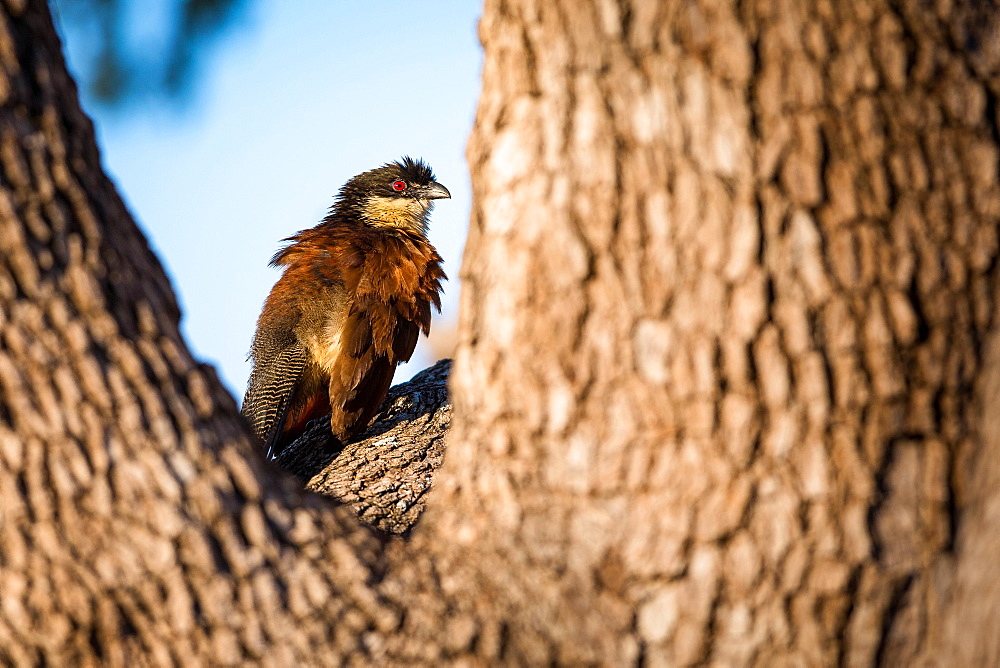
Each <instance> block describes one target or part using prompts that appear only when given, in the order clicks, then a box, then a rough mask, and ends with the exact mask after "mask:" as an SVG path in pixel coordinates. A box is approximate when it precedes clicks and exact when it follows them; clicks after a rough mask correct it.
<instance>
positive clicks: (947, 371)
mask: <svg viewBox="0 0 1000 668" xmlns="http://www.w3.org/2000/svg"><path fill="white" fill-rule="evenodd" d="M735 4H736V3H727V2H712V1H708V0H706V1H702V2H665V3H664V2H643V1H638V0H637V1H635V2H593V3H579V2H569V1H565V2H534V1H532V0H523V1H515V0H512V1H500V0H497V1H496V2H488V3H487V7H486V15H485V17H484V20H483V23H482V24H481V34H482V37H483V41H484V45H485V49H486V62H485V66H484V73H483V77H484V81H483V94H482V98H481V102H480V108H479V113H478V117H477V124H476V130H475V132H474V135H473V138H472V142H471V145H470V149H469V156H470V162H471V164H472V171H473V174H474V176H475V179H474V184H475V208H474V212H473V217H472V229H471V235H470V240H469V244H468V248H467V251H466V256H465V264H464V271H463V275H462V277H463V280H464V284H463V302H462V311H461V314H462V323H461V326H460V335H461V340H460V343H459V348H458V352H457V354H456V359H455V372H454V377H453V388H452V389H453V396H454V399H455V423H454V431H453V433H452V435H451V437H450V438H451V445H450V448H449V452H448V461H447V466H446V467H445V469H444V470H443V471H442V475H443V477H444V478H445V485H444V487H445V489H447V490H448V494H447V496H446V497H445V498H440V499H439V505H434V506H433V507H432V508H431V510H430V513H431V514H435V515H436V517H435V521H437V522H438V523H439V525H440V526H441V527H442V528H441V529H440V530H441V531H442V533H443V534H446V535H454V536H459V537H462V539H463V548H462V553H461V554H462V556H461V565H462V566H464V567H465V568H466V569H467V570H468V571H470V572H472V573H473V575H472V576H471V577H474V578H475V581H476V582H477V586H478V589H479V591H481V592H483V596H484V598H489V599H495V600H501V601H503V602H504V605H505V606H506V609H507V615H506V620H507V621H506V626H505V634H506V635H505V637H507V638H516V639H517V642H516V643H512V646H509V647H507V648H506V649H507V650H508V651H509V652H511V654H505V655H504V657H505V658H515V659H517V660H523V661H525V662H527V663H540V662H545V661H549V660H556V661H561V662H568V663H575V662H587V661H599V660H608V659H611V660H612V661H644V662H646V663H647V664H651V665H663V664H678V665H685V664H691V663H699V662H708V663H719V664H721V665H750V664H756V665H784V664H785V663H791V664H794V665H831V664H837V663H846V664H848V665H871V664H874V663H882V664H888V665H914V663H915V662H916V660H917V659H919V658H925V657H933V656H936V653H937V652H938V651H939V650H940V649H941V648H942V647H944V646H945V645H942V644H941V642H942V641H941V639H942V632H943V630H944V629H945V627H946V625H947V624H954V626H953V627H951V628H952V635H951V637H950V640H949V642H951V643H953V644H957V645H960V646H962V649H963V651H964V652H965V653H966V654H965V658H966V659H967V660H968V662H969V663H973V664H977V665H985V664H995V663H996V662H997V661H1000V656H998V654H997V640H996V638H997V633H996V621H995V620H996V617H995V615H993V616H992V618H991V616H990V611H996V610H997V606H998V603H997V600H998V599H997V597H996V592H997V585H996V581H997V566H996V559H995V558H989V557H987V556H986V555H987V554H990V553H992V554H996V551H997V547H998V540H997V538H996V535H995V534H996V530H997V523H996V519H997V514H998V513H997V510H996V506H997V504H998V498H997V493H996V491H995V490H996V489H997V487H996V484H995V483H996V476H997V469H998V465H997V462H996V460H997V457H998V456H1000V455H998V452H1000V451H998V449H997V447H996V445H997V443H996V440H997V436H996V433H995V431H996V425H995V420H996V417H995V416H996V415H997V410H998V409H1000V405H998V403H997V391H996V380H995V376H996V373H997V372H996V369H995V366H991V365H995V364H996V361H995V358H996V353H995V352H994V348H990V346H995V345H996V341H995V338H994V337H993V336H992V335H990V332H991V331H992V330H993V329H994V328H995V325H996V318H995V316H994V313H995V308H996V304H995V302H996V294H997V280H996V279H997V276H996V260H997V217H998V214H1000V192H998V185H997V161H998V146H997V138H998V133H997V116H996V115H997V105H996V99H997V98H996V94H997V90H998V83H1000V79H998V77H997V67H996V66H997V64H998V60H997V56H998V51H997V49H998V47H997V44H998V42H997V31H996V26H997V15H998V13H997V11H996V8H995V7H992V6H991V5H990V3H978V2H972V3H961V2H954V3H952V2H944V3H893V2H864V3H858V2H849V1H845V2H816V3H813V2H778V3H775V2H770V1H767V2H747V3H739V4H738V6H734V5H735ZM974 10H978V14H976V13H975V11H974ZM540 351H544V354H541V352H540ZM991 360H992V361H991ZM991 374H992V375H991ZM991 379H992V380H991ZM990 382H992V385H991V386H990V385H989V383H990ZM991 416H992V417H991ZM969 462H976V464H975V466H974V467H972V468H971V469H970V467H969V466H968V463H969ZM972 470H975V471H976V475H975V476H970V471H972ZM991 483H992V486H991ZM486 499H488V502H487V501H485V500H486ZM438 512H440V515H437V513H438ZM990 527H992V529H990ZM977 554H978V556H977ZM956 559H957V560H958V561H959V562H960V563H962V564H963V565H964V564H968V569H969V570H968V575H967V576H962V577H963V578H964V581H965V582H966V583H967V584H966V586H967V587H969V589H967V590H966V591H967V592H968V593H967V595H966V596H965V598H964V599H963V598H960V599H958V604H957V605H954V606H952V607H950V608H949V607H948V606H949V600H952V597H953V595H954V594H955V592H956V589H955V579H954V578H955V574H956ZM457 562H458V560H457V559H456V563H457ZM447 568H450V565H449V566H448V567H447ZM447 568H446V569H445V570H447ZM964 572H965V571H963V570H962V569H961V568H960V569H959V570H958V573H964ZM975 587H981V588H983V597H982V599H979V598H978V596H977V595H976V594H975V593H973V590H972V588H975ZM970 597H971V598H972V599H973V600H971V601H970V600H969V598H970ZM972 603H974V605H970V604H972ZM946 609H947V610H950V614H951V615H952V617H951V618H948V617H946V615H945V611H946ZM973 613H974V614H975V615H976V617H977V618H978V620H979V621H978V622H977V623H976V624H973V625H971V626H970V625H969V621H970V620H968V619H966V615H967V614H973ZM946 620H947V624H946ZM991 620H992V621H991ZM941 656H943V657H948V656H949V655H948V653H947V652H946V653H945V654H943V655H941ZM945 663H949V661H947V660H945Z"/></svg>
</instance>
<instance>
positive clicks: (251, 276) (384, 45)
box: [62, 0, 481, 398]
mask: <svg viewBox="0 0 1000 668" xmlns="http://www.w3.org/2000/svg"><path fill="white" fill-rule="evenodd" d="M129 4H131V5H132V6H133V7H134V6H137V5H139V6H141V7H142V13H141V14H138V13H137V14H136V15H135V16H133V17H132V19H131V23H132V24H133V25H134V27H135V33H134V34H136V35H138V36H139V37H138V39H147V38H148V39H149V40H150V43H153V44H155V42H156V30H155V28H156V26H155V24H154V23H155V21H160V20H163V16H164V15H165V14H164V13H163V12H162V11H161V10H159V9H157V7H159V8H161V9H162V7H163V6H165V3H164V2H162V1H160V2H150V3H149V4H146V3H129ZM246 4H247V6H246V11H245V12H244V13H243V14H242V15H241V16H239V17H238V19H237V21H236V22H235V25H234V26H233V27H231V28H230V29H229V30H228V31H227V32H226V33H224V34H222V35H221V36H219V37H218V38H217V39H216V42H215V43H214V44H212V45H211V48H210V49H209V51H208V55H207V57H206V59H205V62H204V63H203V66H202V67H201V68H200V69H199V79H198V80H197V82H196V83H195V85H194V87H193V93H192V96H191V98H190V100H189V101H188V103H187V104H184V105H181V107H180V108H179V109H178V108H176V107H173V106H171V105H168V104H160V105H153V104H149V103H145V104H137V105H134V106H132V107H126V108H124V109H121V110H109V109H103V108H101V107H100V106H98V105H95V104H92V103H90V102H89V101H88V100H87V99H86V97H85V99H84V106H85V108H86V109H87V111H88V113H90V115H91V117H92V118H93V119H94V122H95V125H96V127H97V131H98V140H99V142H100V144H101V148H102V154H103V160H104V166H105V169H106V170H107V171H108V172H109V174H110V175H111V176H112V178H113V179H114V180H115V182H116V183H117V186H118V189H119V192H121V194H122V196H123V197H124V198H125V201H126V202H127V203H128V205H129V207H130V209H131V211H132V214H133V215H134V216H135V218H136V220H137V222H138V223H139V224H140V225H141V226H142V229H143V231H144V232H145V233H146V235H147V237H148V238H149V240H150V244H151V245H152V247H153V249H154V250H155V251H156V253H157V255H158V256H159V258H160V260H161V262H163V264H164V266H165V267H166V269H167V272H168V273H169V275H170V277H171V280H172V282H173V286H174V290H175V291H176V292H177V294H178V298H179V299H180V301H181V306H182V308H183V311H184V316H183V321H182V327H183V331H184V333H185V336H186V338H187V342H188V344H189V345H190V346H191V348H192V349H193V351H194V353H195V354H196V355H197V356H198V357H199V358H200V359H202V360H204V361H207V362H210V363H212V364H214V365H215V366H216V368H217V369H218V370H219V373H220V376H221V378H222V379H223V381H224V382H225V383H226V385H227V386H228V387H229V388H230V390H231V391H232V392H233V393H234V395H236V396H237V397H238V398H242V394H243V390H244V388H245V385H246V378H247V376H248V375H249V371H250V367H249V364H248V363H247V362H246V361H245V358H246V351H247V350H248V348H249V346H250V339H251V337H252V335H253V330H254V324H255V322H256V319H257V315H258V314H259V313H260V307H261V304H262V303H263V301H264V298H265V297H266V295H267V292H268V291H269V290H270V288H271V286H272V285H273V284H274V281H275V280H276V279H277V277H278V275H279V274H278V272H277V270H275V269H271V268H269V267H268V266H267V262H268V260H269V259H270V257H271V255H272V254H273V253H274V251H275V250H277V248H278V247H279V245H280V240H281V239H282V238H284V237H287V236H289V235H291V234H293V233H295V232H297V231H298V230H301V229H305V228H307V227H312V226H313V225H315V224H316V223H317V222H318V221H319V220H320V219H321V218H322V217H323V215H324V214H325V212H326V209H327V207H329V205H330V203H331V202H332V198H333V195H334V194H336V191H337V189H338V188H339V187H340V186H341V185H342V184H343V183H344V182H345V181H346V180H347V179H348V178H350V177H351V176H353V175H355V174H358V173H360V172H363V171H366V170H368V169H371V168H373V167H377V166H379V165H381V164H382V163H384V162H387V161H390V160H394V159H396V158H399V157H400V156H402V155H404V154H408V155H412V156H415V157H416V156H421V157H423V158H424V159H426V160H427V161H428V162H429V163H430V164H431V165H432V167H433V168H434V171H435V173H436V174H437V178H438V181H440V182H441V183H444V184H445V185H446V186H447V187H448V189H449V190H450V191H451V193H452V199H451V200H443V201H441V202H440V203H439V204H438V206H437V207H436V209H435V211H434V213H433V215H432V217H431V232H430V237H431V241H432V242H433V243H434V245H435V246H437V248H438V250H439V251H440V253H441V255H442V256H443V257H444V259H445V269H446V271H447V273H448V275H449V276H450V277H451V280H449V281H448V283H447V284H446V286H445V292H446V295H445V298H444V314H443V316H439V317H438V318H437V319H436V320H435V325H437V326H438V327H439V328H441V329H444V328H446V327H447V326H448V325H449V321H450V322H451V323H453V322H454V318H455V316H456V308H457V305H458V282H457V278H458V269H459V261H460V254H461V249H462V246H463V244H464V241H465V235H466V229H467V221H468V217H469V210H470V205H471V191H470V185H469V177H468V168H467V165H466V163H465V153H464V151H465V142H466V139H467V137H468V135H469V131H470V130H471V127H472V120H473V115H474V112H475V104H476V98H477V95H478V92H479V69H480V64H481V48H480V46H479V43H478V40H477V38H476V20H477V19H478V16H479V11H480V6H479V3H475V2H458V1H447V2H426V3H415V2H403V1H402V0H397V1H380V2H360V1H356V0H342V1H337V2H329V1H320V0H312V1H310V0H299V1H289V0H285V1H284V2H280V1H279V0H248V2H247V3H246ZM62 21H63V23H64V25H63V26H62V32H63V34H64V36H65V40H66V43H67V44H66V50H67V54H68V59H69V61H70V66H71V68H74V69H75V68H82V67H84V65H83V63H84V62H85V56H86V53H87V49H88V48H89V47H90V46H91V45H90V44H89V43H88V38H87V31H86V30H83V29H79V28H76V27H74V26H73V25H72V24H70V23H69V17H63V19H62ZM423 345H424V344H423V343H421V345H420V346H419V347H418V349H417V355H415V357H414V360H413V362H411V364H409V365H406V366H404V367H400V369H399V370H397V372H396V381H397V382H398V381H400V380H405V379H406V378H408V377H409V376H411V375H412V374H413V373H415V372H416V371H419V370H420V369H421V368H423V367H424V366H426V365H427V364H428V362H429V361H431V359H430V357H429V356H428V354H427V353H426V352H425V351H421V348H422V347H423Z"/></svg>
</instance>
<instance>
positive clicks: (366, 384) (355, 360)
mask: <svg viewBox="0 0 1000 668" xmlns="http://www.w3.org/2000/svg"><path fill="white" fill-rule="evenodd" d="M389 311H392V309H391V307H389V306H388V305H386V304H379V303H377V302H372V301H370V300H360V301H359V302H358V303H356V304H355V306H354V309H352V313H351V314H350V315H349V316H348V318H347V319H346V321H345V325H344V329H343V334H342V337H343V338H342V340H343V342H344V345H343V346H342V348H341V352H340V355H339V359H338V361H337V363H336V364H334V365H333V366H332V368H331V370H330V371H331V373H330V388H329V396H330V404H331V409H332V415H331V417H330V428H331V431H333V434H334V435H335V436H336V437H337V438H339V439H340V440H341V441H346V440H348V439H350V438H351V437H352V436H355V435H356V434H357V433H359V432H360V431H362V430H363V429H364V428H365V427H367V426H368V423H369V422H370V421H371V419H372V418H373V417H374V416H375V413H376V412H378V409H379V407H380V406H381V405H382V401H383V400H384V399H385V395H386V393H387V392H388V391H389V386H390V385H391V384H392V376H393V373H394V372H395V369H396V365H397V364H398V363H399V362H401V361H405V360H408V359H409V358H410V355H411V354H412V352H413V346H414V345H415V344H416V339H417V334H418V332H419V329H418V327H417V326H416V325H415V324H414V323H411V322H409V321H406V320H403V319H400V318H398V317H396V316H395V314H393V313H390V312H389ZM387 318H392V319H393V320H394V323H393V326H391V327H388V326H387V325H385V324H383V323H384V322H385V320H386V319H387ZM373 325H374V327H373ZM387 327H388V329H387Z"/></svg>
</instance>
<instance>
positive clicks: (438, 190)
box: [421, 181, 451, 199]
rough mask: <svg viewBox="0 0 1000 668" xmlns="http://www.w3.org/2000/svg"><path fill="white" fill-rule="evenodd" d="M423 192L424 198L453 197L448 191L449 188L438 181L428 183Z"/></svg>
mask: <svg viewBox="0 0 1000 668" xmlns="http://www.w3.org/2000/svg"><path fill="white" fill-rule="evenodd" d="M421 194H422V195H423V198H424V199H451V193H450V192H448V189H447V188H445V187H444V186H443V185H441V184H440V183H438V182H437V181H431V182H430V183H428V184H427V187H426V188H424V192H423V193H421Z"/></svg>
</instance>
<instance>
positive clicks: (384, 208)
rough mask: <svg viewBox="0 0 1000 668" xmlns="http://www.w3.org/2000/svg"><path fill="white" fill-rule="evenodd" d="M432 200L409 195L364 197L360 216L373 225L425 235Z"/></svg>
mask: <svg viewBox="0 0 1000 668" xmlns="http://www.w3.org/2000/svg"><path fill="white" fill-rule="evenodd" d="M433 207H434V202H432V201H431V200H428V199H412V198H410V197H379V196H377V195H376V196H372V197H369V198H367V199H365V203H364V205H362V207H361V218H362V219H363V220H364V221H365V222H366V223H368V224H369V225H372V226H373V227H396V228H401V229H406V230H412V231H414V232H418V233H419V234H422V235H424V236H427V217H428V215H430V212H431V209H432V208H433Z"/></svg>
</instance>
